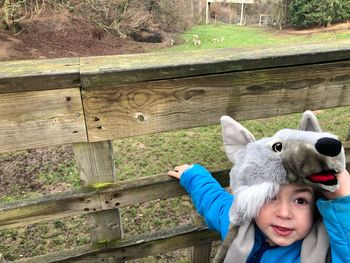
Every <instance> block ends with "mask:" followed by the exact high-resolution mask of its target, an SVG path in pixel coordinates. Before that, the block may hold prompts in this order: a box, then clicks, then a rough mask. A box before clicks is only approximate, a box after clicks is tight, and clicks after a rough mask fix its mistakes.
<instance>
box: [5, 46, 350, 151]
mask: <svg viewBox="0 0 350 263" xmlns="http://www.w3.org/2000/svg"><path fill="white" fill-rule="evenodd" d="M349 67H350V45H348V44H347V43H343V44H334V43H332V44H322V45H315V44H313V45H303V46H293V47H278V48H270V49H264V50H261V49H259V50H254V49H250V50H240V51H239V52H238V51H237V50H233V49H219V50H197V51H189V52H181V56H180V55H179V53H176V52H175V53H172V52H170V53H154V54H136V55H123V56H109V57H89V58H80V59H78V58H72V59H68V58H64V59H53V60H50V59H49V60H36V61H14V62H0V68H1V71H0V152H3V151H11V150H21V149H29V148H37V147H46V146H51V145H59V144H65V143H78V142H97V141H105V140H110V139H116V138H123V137H130V136H137V135H143V134H149V133H158V132H164V131H171V130H177V129H183V128H192V127H198V126H203V125H210V124H218V123H219V119H220V117H221V116H222V115H230V116H232V117H234V118H235V119H236V120H246V119H257V118H264V117H271V116H277V115H284V114H291V113H295V112H302V111H304V110H306V109H310V110H316V109H317V110H320V109H326V108H333V107H340V106H350V85H349V83H350V75H349V74H348V72H349ZM13 104H16V107H13V106H11V105H13ZM252 105H254V107H252Z"/></svg>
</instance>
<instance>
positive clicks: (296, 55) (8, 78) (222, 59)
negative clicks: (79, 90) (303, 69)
mask: <svg viewBox="0 0 350 263" xmlns="http://www.w3.org/2000/svg"><path fill="white" fill-rule="evenodd" d="M349 59H350V46H349V42H344V43H322V44H309V45H295V46H286V47H271V48H261V47H259V48H255V49H252V48H250V49H209V50H195V51H181V52H159V53H158V52H157V53H149V54H133V55H117V56H99V57H83V58H60V59H41V60H22V61H9V62H8V61H6V62H0V68H1V71H0V93H5V92H19V91H33V90H48V89H59V88H62V87H63V88H64V87H79V86H82V87H94V86H95V87H100V86H110V85H115V84H120V83H132V82H144V81H149V80H161V79H170V78H181V77H191V76H200V75H209V74H219V73H226V72H235V71H244V70H254V69H264V68H274V67H284V66H293V65H307V64H315V63H326V62H334V61H343V60H349Z"/></svg>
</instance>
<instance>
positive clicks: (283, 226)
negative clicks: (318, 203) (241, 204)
mask: <svg viewBox="0 0 350 263" xmlns="http://www.w3.org/2000/svg"><path fill="white" fill-rule="evenodd" d="M314 206H315V197H314V193H313V190H312V188H311V187H308V186H306V185H297V184H286V185H281V186H280V191H279V193H278V194H277V196H276V197H275V198H274V199H272V200H271V201H268V202H266V203H265V204H264V205H263V207H262V208H261V209H260V212H259V214H258V215H257V217H256V218H255V222H256V224H257V226H258V227H259V228H260V230H261V231H262V232H263V233H264V234H265V235H266V236H267V238H268V240H269V242H271V243H272V244H274V245H278V246H288V245H290V244H292V243H294V242H295V241H297V240H300V239H303V238H304V237H305V236H306V235H307V234H308V233H309V231H310V230H311V227H312V223H313V215H314Z"/></svg>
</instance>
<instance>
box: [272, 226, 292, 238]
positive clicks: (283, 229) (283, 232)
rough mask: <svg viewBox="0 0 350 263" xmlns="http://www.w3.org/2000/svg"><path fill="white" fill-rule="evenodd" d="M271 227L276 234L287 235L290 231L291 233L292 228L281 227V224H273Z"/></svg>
mask: <svg viewBox="0 0 350 263" xmlns="http://www.w3.org/2000/svg"><path fill="white" fill-rule="evenodd" d="M272 229H273V230H274V231H275V232H276V233H277V234H278V235H280V236H284V237H285V236H289V235H290V234H291V233H292V231H293V229H291V228H287V227H282V226H275V225H273V226H272Z"/></svg>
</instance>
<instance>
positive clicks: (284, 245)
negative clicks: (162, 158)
mask: <svg viewBox="0 0 350 263" xmlns="http://www.w3.org/2000/svg"><path fill="white" fill-rule="evenodd" d="M168 174H169V176H172V177H175V178H177V179H179V180H180V184H181V185H182V186H183V187H184V188H185V190H186V191H187V193H188V194H189V195H190V196H191V198H192V200H193V203H194V205H195V208H196V209H197V211H198V212H199V213H200V214H201V215H202V216H204V218H205V221H206V223H207V225H208V227H209V228H210V229H213V230H215V231H218V232H219V233H220V234H221V238H222V240H224V239H225V237H226V234H227V233H228V229H229V224H230V222H229V210H230V207H231V205H232V202H233V201H234V194H233V195H232V194H231V193H229V192H227V191H226V190H225V189H224V188H222V187H221V186H220V184H219V183H218V182H217V181H216V180H215V179H214V178H213V177H212V176H211V174H210V173H209V172H208V171H207V170H206V169H205V168H204V167H202V166H200V165H198V164H194V165H188V164H185V165H180V166H177V167H175V169H174V171H169V172H168ZM338 180H339V184H340V187H339V189H337V190H336V191H335V192H326V191H325V192H323V193H322V194H323V197H321V198H319V199H317V200H315V199H316V197H315V192H314V189H313V188H311V187H310V186H307V185H304V184H285V185H281V187H280V190H279V193H278V194H277V195H276V196H275V197H274V198H273V199H272V200H269V201H267V202H266V203H265V204H264V205H263V206H262V208H261V209H260V212H259V213H258V215H257V216H256V217H255V220H254V222H253V223H254V230H253V231H254V238H253V239H254V240H249V238H242V239H241V240H238V241H236V242H240V243H239V244H238V245H237V247H238V248H237V249H236V250H231V253H233V255H229V254H228V255H227V257H226V259H225V262H234V263H244V262H249V263H252V262H262V263H274V262H276V263H277V262H278V263H289V262H290V263H292V262H293V263H294V262H302V263H304V262H307V263H312V262H315V263H316V262H333V263H337V262H350V175H349V173H348V172H347V171H346V170H345V171H343V172H341V173H340V174H338ZM233 190H234V189H233ZM315 205H316V206H317V209H318V211H319V213H320V214H321V216H322V219H323V223H324V225H325V228H326V231H327V233H328V236H327V234H322V233H319V232H315V231H314V229H316V228H313V225H314V224H317V223H318V221H317V220H316V217H317V216H316V215H317V213H316V212H315V210H316V207H315ZM312 238H314V239H312ZM305 239H309V240H313V241H312V242H305V243H307V244H308V245H304V246H303V241H304V240H305ZM310 244H311V245H310ZM329 248H330V250H329ZM229 253H230V251H229Z"/></svg>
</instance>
